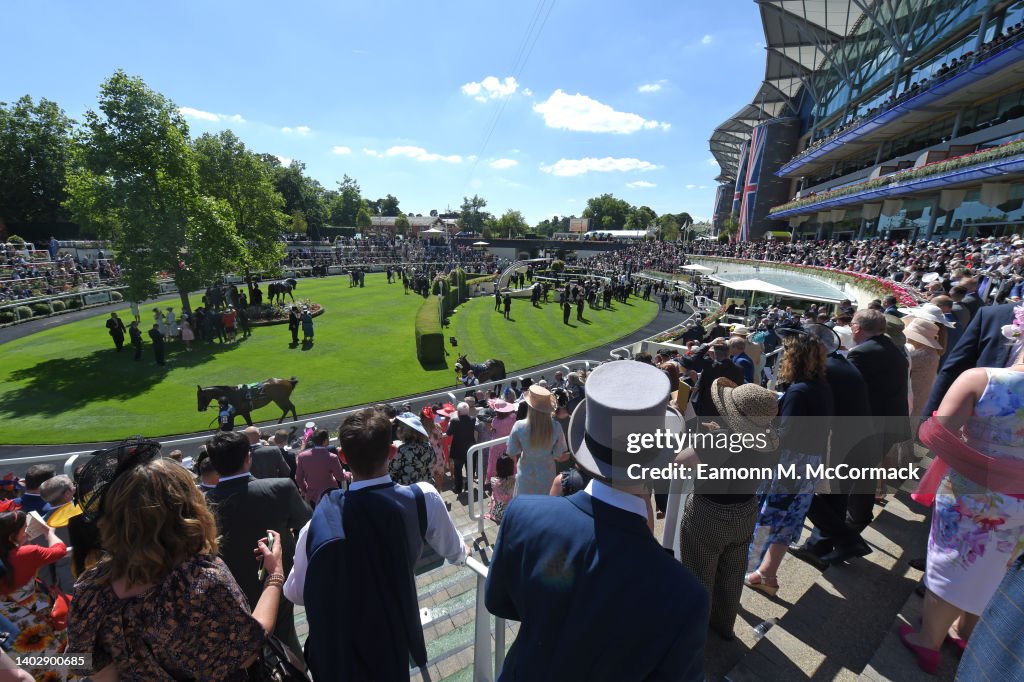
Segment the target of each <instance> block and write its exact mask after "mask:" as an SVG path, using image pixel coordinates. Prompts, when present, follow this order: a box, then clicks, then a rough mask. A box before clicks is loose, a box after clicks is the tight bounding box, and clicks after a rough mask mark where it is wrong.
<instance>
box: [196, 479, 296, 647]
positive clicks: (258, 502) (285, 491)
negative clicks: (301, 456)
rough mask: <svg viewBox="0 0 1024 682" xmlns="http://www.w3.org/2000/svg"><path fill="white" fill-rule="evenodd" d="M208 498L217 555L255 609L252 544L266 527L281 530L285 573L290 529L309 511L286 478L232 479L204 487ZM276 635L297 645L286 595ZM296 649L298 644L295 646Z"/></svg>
mask: <svg viewBox="0 0 1024 682" xmlns="http://www.w3.org/2000/svg"><path fill="white" fill-rule="evenodd" d="M206 499H207V500H209V501H210V503H211V505H212V506H213V513H214V515H215V516H216V517H217V528H218V530H219V531H220V533H221V541H220V556H221V558H222V559H223V560H224V563H225V564H227V566H228V569H230V570H231V575H233V576H234V577H235V581H236V582H237V583H238V586H239V587H240V588H242V592H243V593H244V594H245V598H246V599H247V600H248V601H249V607H250V608H255V606H256V602H258V601H259V599H260V594H262V593H263V584H262V583H261V582H260V580H259V575H258V571H259V564H257V563H256V561H255V560H254V559H253V553H252V551H253V550H254V549H255V548H256V543H257V542H258V541H259V539H260V538H265V537H266V536H267V530H276V531H277V532H278V533H280V534H281V551H282V553H283V555H284V567H283V568H284V574H285V576H287V575H288V573H289V572H290V571H291V570H292V561H293V559H294V557H295V536H294V535H293V534H292V529H295V530H296V531H297V530H298V529H300V528H302V527H303V526H304V525H306V522H307V521H309V518H310V516H311V513H310V511H309V507H307V506H306V503H305V502H303V501H302V498H300V497H299V491H298V489H297V488H296V487H295V484H294V483H293V482H292V481H291V480H290V479H287V478H264V479H256V478H253V477H252V476H246V477H244V478H234V479H231V480H230V481H224V482H223V483H219V484H218V485H217V487H215V488H213V489H211V490H207V491H206ZM274 634H276V635H277V636H278V637H279V638H280V639H281V640H283V641H284V642H285V643H286V644H288V645H289V646H291V647H293V648H295V647H298V639H297V638H296V635H295V621H294V618H293V616H292V609H291V602H288V601H286V600H284V599H282V600H281V606H280V607H279V609H278V619H277V626H276V627H275V628H274ZM295 651H299V649H298V648H295Z"/></svg>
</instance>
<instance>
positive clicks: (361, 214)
mask: <svg viewBox="0 0 1024 682" xmlns="http://www.w3.org/2000/svg"><path fill="white" fill-rule="evenodd" d="M355 223H356V227H358V228H359V231H360V232H362V233H363V234H364V235H365V234H366V231H367V230H369V229H370V226H371V225H373V220H372V219H371V218H370V211H369V209H367V208H366V206H360V207H359V210H358V211H357V212H356V220H355Z"/></svg>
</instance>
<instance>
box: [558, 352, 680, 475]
mask: <svg viewBox="0 0 1024 682" xmlns="http://www.w3.org/2000/svg"><path fill="white" fill-rule="evenodd" d="M668 389H669V382H668V377H667V376H665V373H664V372H662V371H661V370H659V369H657V368H656V367H653V366H652V365H648V364H646V363H643V362H632V361H629V360H623V361H621V362H609V363H607V364H604V365H601V366H599V367H598V368H597V369H595V370H594V371H593V373H592V374H591V375H590V377H589V378H588V379H587V397H586V399H585V400H583V401H582V402H581V403H580V404H579V405H578V406H577V407H576V409H575V410H574V411H573V413H572V418H571V419H570V420H569V434H568V441H569V449H570V450H572V453H573V456H574V457H575V458H576V463H577V464H578V465H579V466H580V467H582V468H583V469H584V470H585V471H586V472H587V473H589V474H591V475H592V476H596V477H598V478H601V479H604V480H607V481H612V482H616V481H619V482H633V481H632V479H631V478H630V477H629V473H628V469H629V466H630V465H632V464H642V465H643V464H648V465H661V466H664V465H667V464H669V463H670V462H671V461H672V458H673V457H674V456H675V448H673V447H671V446H669V447H662V448H649V449H642V450H640V451H639V452H629V450H628V443H627V438H628V436H629V434H630V433H631V432H637V433H639V432H647V433H652V432H654V430H655V429H663V430H665V431H668V432H670V433H676V434H678V433H681V432H682V431H683V429H684V428H685V424H684V422H683V418H682V415H680V414H679V412H677V411H676V410H675V409H673V408H671V407H669V406H668V401H669V390H668Z"/></svg>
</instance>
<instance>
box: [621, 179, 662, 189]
mask: <svg viewBox="0 0 1024 682" xmlns="http://www.w3.org/2000/svg"><path fill="white" fill-rule="evenodd" d="M626 187H630V188H632V189H638V188H647V187H657V185H656V184H654V183H653V182H647V181H646V180H637V181H636V182H627V183H626Z"/></svg>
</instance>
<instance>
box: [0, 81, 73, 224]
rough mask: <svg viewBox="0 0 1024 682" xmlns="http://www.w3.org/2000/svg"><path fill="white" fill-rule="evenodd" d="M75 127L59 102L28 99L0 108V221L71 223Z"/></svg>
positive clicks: (2, 103)
mask: <svg viewBox="0 0 1024 682" xmlns="http://www.w3.org/2000/svg"><path fill="white" fill-rule="evenodd" d="M73 124H74V121H72V120H71V119H70V118H68V117H67V116H65V115H64V112H63V111H62V110H61V108H60V107H59V106H57V104H56V103H55V102H51V101H50V100H48V99H40V100H39V103H38V104H34V103H33V102H32V98H31V97H29V96H28V95H25V96H24V97H22V98H21V99H19V100H18V101H17V102H15V103H14V104H12V105H9V106H8V105H7V104H5V103H4V102H0V220H4V221H10V222H33V221H50V222H53V221H57V220H62V219H64V218H66V217H67V212H66V211H65V209H64V208H63V206H62V202H63V201H64V200H65V199H66V198H67V193H66V189H65V179H66V178H65V176H66V174H67V166H68V163H69V161H70V159H71V153H72V141H71V133H72V126H73Z"/></svg>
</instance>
